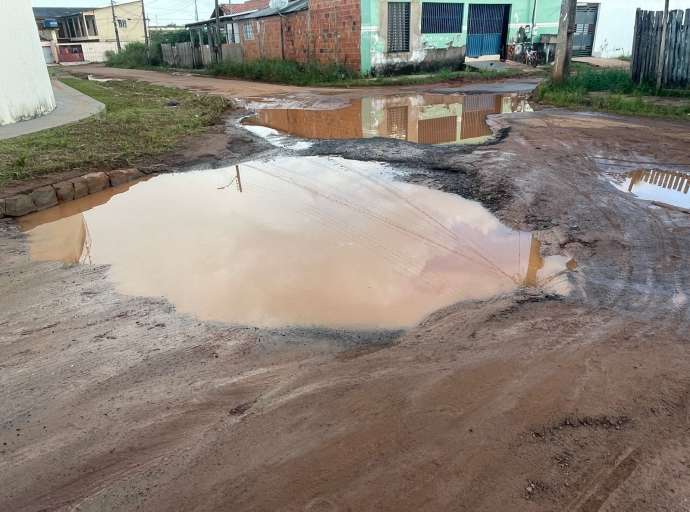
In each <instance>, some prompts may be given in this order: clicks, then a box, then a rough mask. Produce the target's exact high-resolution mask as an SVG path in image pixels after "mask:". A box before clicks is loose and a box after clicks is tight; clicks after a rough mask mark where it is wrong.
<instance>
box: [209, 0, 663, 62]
mask: <svg viewBox="0 0 690 512" xmlns="http://www.w3.org/2000/svg"><path fill="white" fill-rule="evenodd" d="M666 1H668V0H666ZM216 45H217V46H216V62H220V61H221V60H223V43H222V41H221V38H220V8H219V7H218V0H216Z"/></svg>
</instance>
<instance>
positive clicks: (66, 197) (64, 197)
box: [53, 181, 74, 203]
mask: <svg viewBox="0 0 690 512" xmlns="http://www.w3.org/2000/svg"><path fill="white" fill-rule="evenodd" d="M53 188H54V189H55V194H56V195H57V198H58V201H60V202H61V203H62V202H64V201H71V200H72V199H74V183H72V182H71V181H61V182H60V183H56V184H55V185H53Z"/></svg>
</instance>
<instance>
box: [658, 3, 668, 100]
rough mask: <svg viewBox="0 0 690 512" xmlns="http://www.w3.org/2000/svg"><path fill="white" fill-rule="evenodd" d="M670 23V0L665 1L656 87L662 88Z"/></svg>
mask: <svg viewBox="0 0 690 512" xmlns="http://www.w3.org/2000/svg"><path fill="white" fill-rule="evenodd" d="M667 25H668V0H665V2H664V17H663V18H662V21H661V45H660V47H659V60H658V62H657V63H656V89H657V90H659V89H661V82H662V75H663V73H664V56H665V55H664V54H665V51H666V31H667V28H666V27H667Z"/></svg>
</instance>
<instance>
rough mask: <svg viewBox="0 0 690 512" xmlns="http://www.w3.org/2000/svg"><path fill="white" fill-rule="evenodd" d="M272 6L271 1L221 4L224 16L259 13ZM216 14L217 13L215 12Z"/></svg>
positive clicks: (254, 0) (260, 0) (249, 0)
mask: <svg viewBox="0 0 690 512" xmlns="http://www.w3.org/2000/svg"><path fill="white" fill-rule="evenodd" d="M269 4H270V0H247V1H246V2H242V3H239V4H220V5H219V7H220V10H221V13H222V14H223V15H224V16H228V15H231V14H239V13H243V12H248V11H257V10H259V9H266V8H267V7H268V6H269ZM214 14H215V11H214Z"/></svg>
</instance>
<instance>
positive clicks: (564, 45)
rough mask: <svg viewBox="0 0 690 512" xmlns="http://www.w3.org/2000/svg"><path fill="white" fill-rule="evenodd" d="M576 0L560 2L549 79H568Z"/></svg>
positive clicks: (560, 80)
mask: <svg viewBox="0 0 690 512" xmlns="http://www.w3.org/2000/svg"><path fill="white" fill-rule="evenodd" d="M576 8H577V0H562V2H561V15H560V18H559V21H558V43H557V44H556V55H555V56H554V60H553V70H552V73H551V79H552V80H553V81H554V82H562V81H564V80H565V79H567V78H568V71H569V68H570V54H571V52H572V48H573V45H572V37H573V32H574V31H575V11H576Z"/></svg>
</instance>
